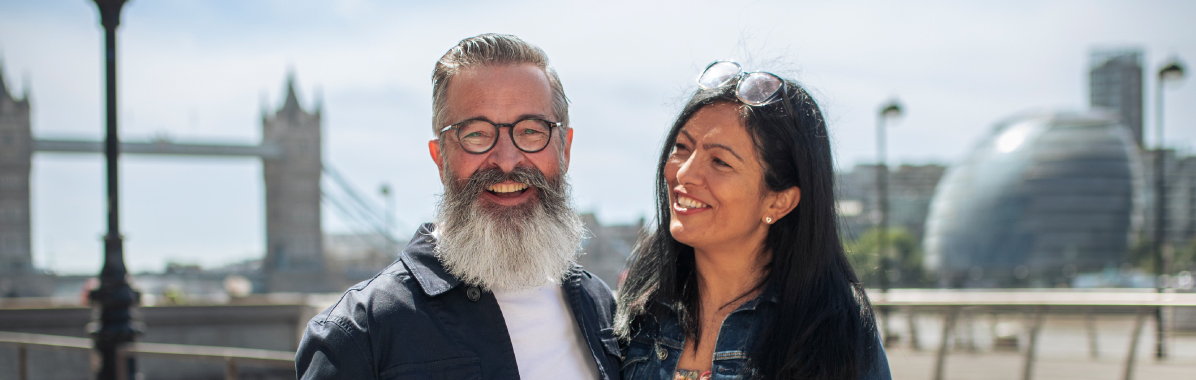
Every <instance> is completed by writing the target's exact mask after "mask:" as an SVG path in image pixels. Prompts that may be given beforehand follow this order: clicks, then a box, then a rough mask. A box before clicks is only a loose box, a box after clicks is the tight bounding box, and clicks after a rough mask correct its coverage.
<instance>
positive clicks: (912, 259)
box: [844, 227, 931, 287]
mask: <svg viewBox="0 0 1196 380" xmlns="http://www.w3.org/2000/svg"><path fill="white" fill-rule="evenodd" d="M880 236H881V235H880V231H879V230H878V229H876V228H872V229H869V230H868V231H866V232H864V234H863V235H860V237H859V239H856V240H855V241H851V242H847V243H845V244H844V248H845V249H847V259H848V260H849V261H850V262H851V266H852V267H853V268H855V271H856V275H858V276H860V280H861V281H863V282H864V285H865V286H868V287H878V286H880V254H879V248H880ZM887 237H888V239H887V240H888V244H887V245H888V252H889V254H890V256H889V257H890V258H891V260H892V261H890V263H892V267H891V268H890V273H889V279H890V282H889V284H890V286H891V287H922V286H926V285H927V284H930V283H931V281H928V280H927V279H926V271H925V270H923V269H922V249H921V247H920V246H919V245H918V240H917V239H915V238H914V236H913V235H911V234H910V233H909V231H906V230H905V229H904V228H900V227H891V228H889V229H888V234H887Z"/></svg>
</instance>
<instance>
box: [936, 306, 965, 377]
mask: <svg viewBox="0 0 1196 380" xmlns="http://www.w3.org/2000/svg"><path fill="white" fill-rule="evenodd" d="M958 316H959V306H951V307H948V308H947V315H946V316H945V317H944V319H943V336H942V337H941V338H940V339H939V352H938V355H937V356H935V360H934V380H943V366H945V365H946V364H947V343H949V342H950V338H951V330H952V329H953V328H954V327H955V318H956V317H958Z"/></svg>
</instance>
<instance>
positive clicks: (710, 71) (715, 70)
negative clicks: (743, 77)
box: [698, 61, 741, 90]
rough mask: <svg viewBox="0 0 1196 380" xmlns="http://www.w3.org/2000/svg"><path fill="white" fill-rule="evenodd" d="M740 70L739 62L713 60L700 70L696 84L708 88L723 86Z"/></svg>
mask: <svg viewBox="0 0 1196 380" xmlns="http://www.w3.org/2000/svg"><path fill="white" fill-rule="evenodd" d="M740 71H741V69H740V67H739V64H738V63H735V62H727V61H722V62H715V63H714V64H712V65H710V66H709V67H707V68H706V71H703V72H702V75H701V76H700V77H698V86H701V87H702V88H704V89H707V90H710V89H715V88H719V87H722V86H725V85H726V84H727V83H728V82H730V81H731V80H732V79H735V76H736V75H739V72H740Z"/></svg>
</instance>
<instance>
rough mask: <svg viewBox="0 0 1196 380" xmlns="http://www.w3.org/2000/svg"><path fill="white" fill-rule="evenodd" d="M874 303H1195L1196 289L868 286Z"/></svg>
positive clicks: (1063, 304)
mask: <svg viewBox="0 0 1196 380" xmlns="http://www.w3.org/2000/svg"><path fill="white" fill-rule="evenodd" d="M868 298H869V300H870V301H871V302H872V305H874V306H1131V307H1142V306H1196V293H1154V292H1112V291H1099V292H1077V291H1056V290H1034V291H1021V292H1017V291H1012V292H1011V291H992V292H987V291H981V292H977V291H955V290H900V291H889V292H887V293H886V292H878V291H875V290H871V291H869V292H868Z"/></svg>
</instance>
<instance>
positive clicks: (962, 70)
mask: <svg viewBox="0 0 1196 380" xmlns="http://www.w3.org/2000/svg"><path fill="white" fill-rule="evenodd" d="M1193 14H1196V2H1188V1H1134V2H1130V1H1120V2H1117V1H1001V2H953V1H912V2H901V3H896V2H888V1H834V2H832V1H750V2H733V1H718V2H714V1H653V2H644V1H623V0H612V1H604V2H592V1H591V2H581V1H501V2H496V1H444V2H405V1H365V0H354V1H292V0H261V1H237V0H177V1H158V2H155V1H147V0H134V1H131V2H130V3H128V4H127V5H126V6H125V9H124V13H123V15H122V23H121V27H120V30H119V43H118V64H119V79H118V81H119V94H120V95H119V96H120V98H119V105H120V109H119V116H120V128H121V131H120V134H121V138H122V139H124V140H130V141H133V140H142V141H143V140H149V139H152V138H157V137H168V138H170V139H173V140H174V141H176V142H215V143H237V144H256V143H257V142H258V141H259V140H260V137H261V117H262V114H263V112H264V111H269V112H273V110H274V109H276V108H277V107H279V106H280V105H281V103H282V101H283V95H284V94H283V89H284V85H285V82H286V78H287V77H288V75H289V74H293V75H294V77H295V79H296V84H297V89H298V92H299V99H300V101H301V103H302V104H303V105H304V106H305V107H307V108H309V109H311V108H314V107H316V106H317V105H318V106H319V107H320V109H321V111H322V113H323V117H324V118H323V122H324V124H323V143H324V145H323V149H324V152H323V153H324V161H325V162H326V163H328V164H329V165H331V166H333V167H335V168H336V169H337V170H338V171H340V172H341V173H342V174H343V175H344V176H345V177H347V179H348V180H349V181H350V182H352V183H353V184H354V185H355V186H356V187H357V188H358V189H360V190H361V191H362V192H363V193H368V194H370V195H371V196H373V197H374V199H373V201H375V202H376V203H378V204H384V203H385V200H384V199H383V198H381V196H380V195H378V191H377V189H378V188H379V186H380V185H381V184H384V183H386V184H390V185H391V188H392V189H393V191H392V194H393V195H392V196H393V197H394V198H393V202H394V205H395V207H394V209H395V217H396V221H397V223H396V227H395V229H396V232H395V233H396V234H397V235H399V236H404V237H405V236H408V235H409V234H411V233H413V231H414V228H415V226H416V225H417V224H418V223H422V222H426V221H429V220H431V218H432V214H433V211H434V204H435V202H436V200H437V196H438V194H439V193H440V191H441V184H440V182H439V179H438V176H437V174H436V169H435V165H434V164H433V162H432V161H431V159H430V158H429V155H428V151H427V141H428V140H429V139H430V138H432V135H431V128H430V123H431V80H430V76H431V72H432V67H433V65H434V63H435V61H436V59H438V58H439V57H440V56H441V55H442V54H444V52H445V51H446V50H448V48H450V47H451V46H453V45H455V44H456V43H457V42H458V41H459V40H461V39H463V38H466V37H470V36H474V35H477V34H481V33H487V32H499V33H510V34H515V35H518V36H520V37H521V38H523V39H525V40H527V41H529V42H531V43H533V44H536V45H538V46H540V47H541V48H543V49H544V50H545V51H546V52H547V53H548V55H549V57H550V59H551V64H552V66H553V67H554V68H555V69H556V70H557V72H558V73H559V74H560V76H561V79H562V82H563V83H564V86H565V90H566V93H567V94H568V97H569V99H570V100H571V102H572V103H571V109H570V113H571V115H570V118H571V120H572V124H573V127H574V128H575V132H574V133H575V138H574V142H573V151H572V162H571V167H570V170H569V177H570V179H571V182H572V185H573V195H574V198H575V203H576V206H577V209H578V210H580V211H583V212H594V213H596V214H597V216H598V218H599V220H600V221H602V222H603V223H607V224H611V223H632V222H635V221H636V220H638V219H640V218H645V217H646V218H651V214H650V213H651V209H652V202H653V194H652V183H653V176H654V175H655V173H654V167H655V161H656V158H657V156H658V154H659V149H660V145H661V143H662V141H661V140H662V138H663V136H664V134H665V132H666V130H667V128H668V127H669V126H670V124H671V122H672V120H673V118H674V117H675V115H676V113H677V112H678V111H679V109H680V107H681V106H682V105H683V102H684V100H685V99H686V98H687V96H688V95H689V94H691V93H692V92H693V91H694V90H695V89H696V85H695V84H694V78H695V77H696V76H697V74H698V72H699V71H700V70H701V69H702V68H703V67H705V65H707V64H708V63H710V62H712V61H715V60H720V59H732V60H736V61H739V62H741V63H743V64H744V66H745V67H746V68H747V69H748V70H764V71H770V72H774V73H777V74H779V75H782V76H785V77H789V78H793V79H795V80H797V81H799V82H800V83H802V84H803V85H804V86H805V87H806V88H807V89H808V90H809V91H810V92H811V93H812V94H814V96H815V99H816V100H817V101H818V102H819V104H820V105H821V106H822V107H823V110H824V112H825V114H826V116H827V119H828V122H829V127H830V131H831V139H832V144H833V146H834V147H835V159H836V161H837V162H836V165H837V166H838V167H839V168H840V169H841V170H849V169H850V168H851V167H852V166H853V165H856V164H868V163H873V162H875V160H876V153H875V152H876V140H875V128H876V118H877V116H876V115H877V111H878V109H879V107H880V106H881V104H884V103H885V102H887V101H889V100H891V99H897V100H899V101H900V102H901V103H902V104H903V105H904V108H905V113H904V115H903V116H902V117H901V118H900V119H899V120H897V121H896V122H895V123H891V124H892V125H891V127H890V128H891V129H890V130H889V131H888V137H889V157H890V161H889V163H890V164H891V165H892V164H928V163H936V164H942V165H950V164H952V163H954V162H957V161H959V160H960V159H962V158H963V157H964V156H965V155H966V154H967V153H968V151H969V149H970V148H971V147H972V146H973V145H974V144H976V143H977V142H978V141H979V140H980V139H981V138H982V137H983V136H984V135H985V134H987V133H988V132H989V131H990V129H991V128H992V126H993V125H994V124H995V123H996V122H998V121H1000V120H1002V119H1004V118H1007V117H1010V116H1012V115H1015V114H1018V113H1021V112H1025V111H1029V110H1055V109H1061V110H1077V111H1082V110H1085V109H1087V108H1088V101H1087V99H1088V95H1087V91H1088V87H1087V65H1088V54H1089V52H1090V51H1091V50H1092V49H1093V48H1098V47H1123V46H1129V47H1138V48H1141V49H1142V50H1143V51H1144V52H1145V54H1146V56H1145V63H1146V70H1147V71H1148V74H1147V76H1148V78H1153V74H1151V73H1153V72H1154V70H1156V69H1157V68H1158V67H1159V66H1160V65H1161V63H1162V62H1163V61H1165V60H1166V59H1167V58H1168V57H1173V56H1177V57H1180V58H1181V59H1183V60H1185V62H1187V63H1188V64H1189V65H1191V64H1193V63H1196V23H1193V22H1192V17H1191V16H1192V15H1193ZM102 51H103V29H102V28H101V27H100V26H99V18H98V12H97V11H96V9H95V5H94V4H93V3H92V2H91V1H86V0H39V1H35V2H34V1H23V0H0V72H2V73H3V75H4V76H5V81H6V83H7V84H8V87H9V90H10V91H11V92H13V93H14V94H17V96H25V95H23V94H26V91H28V93H27V95H28V96H29V98H30V99H31V103H32V109H33V116H32V120H33V121H32V124H33V125H32V128H33V134H34V136H35V137H36V138H71V139H93V140H99V139H101V138H102V137H103V130H104V124H103V120H104V114H103V110H104V99H103V85H104V83H103V66H102V61H101V58H102ZM1189 67H1190V66H1189ZM1146 86H1147V87H1146V89H1145V90H1146V91H1145V92H1146V94H1147V98H1146V99H1145V101H1146V103H1145V104H1146V110H1145V113H1146V114H1147V116H1146V120H1145V123H1146V124H1145V125H1146V128H1147V131H1148V133H1147V135H1148V138H1147V141H1148V143H1151V144H1153V141H1154V140H1153V136H1154V132H1153V131H1154V128H1155V127H1156V123H1155V120H1154V108H1153V105H1154V104H1155V99H1154V93H1155V91H1154V86H1155V83H1154V81H1153V80H1150V81H1148V83H1147V85H1146ZM1165 100H1166V105H1165V109H1166V112H1165V116H1164V119H1163V120H1164V125H1165V126H1166V137H1165V140H1166V144H1167V145H1168V146H1171V147H1175V148H1178V149H1180V150H1181V151H1184V152H1188V153H1189V154H1190V153H1196V107H1193V105H1196V83H1192V80H1191V79H1190V78H1189V79H1188V80H1186V81H1185V82H1183V83H1180V84H1178V85H1176V86H1170V87H1168V88H1167V90H1166V95H1165ZM120 175H121V178H120V181H121V182H120V183H121V191H122V193H121V196H122V199H121V202H122V204H121V210H120V211H121V215H122V226H121V231H122V233H123V234H124V236H125V239H126V240H125V255H126V261H127V263H128V266H129V268H130V270H132V271H134V272H140V271H159V270H161V269H162V268H163V267H164V265H165V264H166V263H167V262H179V263H194V264H199V265H202V266H205V267H215V266H219V265H222V264H227V263H233V262H238V261H243V260H247V259H252V258H257V257H261V256H262V255H263V252H264V248H263V247H264V240H265V225H264V196H265V195H264V193H263V184H262V174H261V164H260V162H259V161H256V160H255V159H250V158H194V157H160V156H133V155H126V156H122V158H121V172H120ZM103 181H104V171H103V158H102V156H100V155H96V154H64V153H37V154H35V156H34V160H33V174H32V183H31V186H32V193H33V195H32V198H33V199H32V208H33V210H32V221H33V255H34V263H35V265H36V266H38V267H39V268H44V269H49V270H54V271H57V272H59V273H84V274H90V273H96V272H98V271H99V267H100V259H101V255H102V244H101V243H102V242H101V237H102V236H103V234H104V233H105V229H106V227H105V219H104V218H105V209H104V203H103V202H104V182H103ZM325 183H326V184H327V182H325ZM323 222H324V229H325V231H326V232H329V233H346V232H361V231H360V228H359V227H358V226H356V225H354V224H351V223H348V222H347V221H346V220H344V219H342V218H339V217H338V216H337V214H336V212H335V210H334V209H332V208H330V207H329V206H328V205H325V206H324V219H323Z"/></svg>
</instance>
